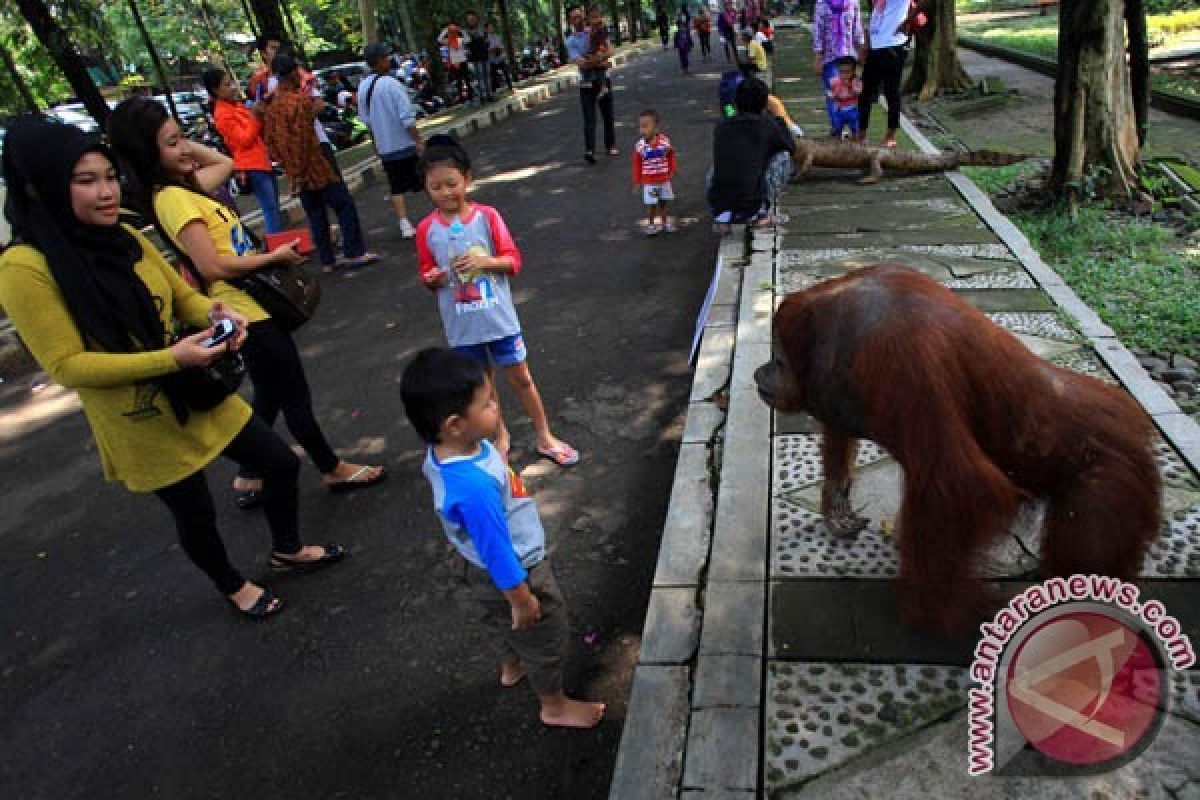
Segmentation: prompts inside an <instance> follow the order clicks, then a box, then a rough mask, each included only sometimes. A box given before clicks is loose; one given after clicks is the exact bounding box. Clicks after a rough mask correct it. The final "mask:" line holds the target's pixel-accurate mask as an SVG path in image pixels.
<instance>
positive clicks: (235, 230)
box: [229, 222, 254, 256]
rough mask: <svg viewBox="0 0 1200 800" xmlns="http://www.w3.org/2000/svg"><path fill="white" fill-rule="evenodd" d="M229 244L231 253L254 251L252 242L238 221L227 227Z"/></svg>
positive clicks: (241, 253) (240, 253) (239, 253)
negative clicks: (231, 249)
mask: <svg viewBox="0 0 1200 800" xmlns="http://www.w3.org/2000/svg"><path fill="white" fill-rule="evenodd" d="M229 244H230V245H231V246H232V247H233V254H234V255H237V256H244V255H246V253H253V252H254V242H253V241H252V240H251V239H250V235H249V234H248V233H246V229H245V228H243V227H242V223H240V222H239V223H237V224H235V225H233V226H232V227H230V228H229Z"/></svg>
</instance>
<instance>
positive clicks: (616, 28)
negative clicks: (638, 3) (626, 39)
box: [608, 0, 621, 47]
mask: <svg viewBox="0 0 1200 800" xmlns="http://www.w3.org/2000/svg"><path fill="white" fill-rule="evenodd" d="M608 14H609V16H610V17H611V18H612V26H613V40H612V45H613V47H616V46H617V45H619V44H620V43H621V5H620V3H619V2H618V0H608Z"/></svg>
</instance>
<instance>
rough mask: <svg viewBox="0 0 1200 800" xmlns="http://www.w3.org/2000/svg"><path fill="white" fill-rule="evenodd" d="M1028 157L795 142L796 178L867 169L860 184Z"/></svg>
mask: <svg viewBox="0 0 1200 800" xmlns="http://www.w3.org/2000/svg"><path fill="white" fill-rule="evenodd" d="M1027 158H1029V156H1024V155H1017V154H1014V153H997V152H996V151H994V150H974V151H968V152H965V153H963V152H958V151H956V150H947V151H945V152H942V153H938V154H936V155H931V154H928V153H918V152H915V151H911V150H895V149H893V148H888V147H871V146H869V145H865V144H862V143H860V142H849V141H844V140H843V141H831V140H825V141H818V140H814V139H801V138H797V139H796V157H795V163H796V177H797V178H798V177H800V176H802V175H804V174H805V173H806V172H808V170H809V169H810V168H811V167H834V168H843V169H853V168H855V167H858V168H861V169H865V170H867V174H866V176H865V177H863V178H862V179H861V180H860V181H859V182H860V183H878V182H879V179H880V178H882V177H883V171H884V170H894V171H897V172H908V173H923V172H944V171H946V170H950V169H957V168H958V167H968V166H969V167H1003V166H1007V165H1008V164H1016V163H1018V162H1021V161H1024V160H1025V159H1027Z"/></svg>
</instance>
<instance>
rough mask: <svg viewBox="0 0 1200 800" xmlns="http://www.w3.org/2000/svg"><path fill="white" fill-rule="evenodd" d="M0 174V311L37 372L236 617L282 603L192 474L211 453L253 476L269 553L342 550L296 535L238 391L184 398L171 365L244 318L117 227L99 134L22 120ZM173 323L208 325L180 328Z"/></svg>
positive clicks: (263, 441)
mask: <svg viewBox="0 0 1200 800" xmlns="http://www.w3.org/2000/svg"><path fill="white" fill-rule="evenodd" d="M3 171H4V180H5V183H6V186H7V192H8V199H7V204H6V206H5V212H6V214H7V216H8V221H9V224H10V225H11V226H12V230H13V236H14V244H13V246H12V247H9V248H8V249H7V250H5V251H4V254H3V255H2V256H0V305H3V307H4V309H5V310H6V311H7V312H8V316H9V318H10V319H11V320H12V322H13V324H14V325H15V326H16V328H17V331H18V333H20V335H21V338H22V340H23V341H24V342H25V344H26V345H27V346H28V347H29V350H30V352H31V353H32V354H33V356H34V358H36V359H37V361H38V363H39V364H40V365H41V366H42V368H43V369H44V370H46V372H48V373H49V374H50V376H51V378H53V379H54V380H55V381H56V382H58V383H59V384H61V385H62V386H64V387H66V388H69V389H74V390H76V391H77V392H78V394H79V399H80V402H81V403H82V404H83V410H84V413H85V414H86V416H87V419H88V423H89V425H90V426H91V428H92V432H93V434H94V436H95V438H96V445H97V449H98V450H99V452H100V460H101V463H102V464H103V467H104V473H105V476H106V477H107V478H109V479H110V480H119V481H121V482H123V483H124V484H125V485H126V486H127V487H128V488H129V489H131V490H133V491H138V492H154V493H155V494H157V495H158V496H159V498H160V499H162V501H163V502H164V503H165V504H166V505H167V507H168V508H169V509H170V511H171V514H172V516H173V517H174V519H175V523H176V527H177V529H178V532H179V539H180V544H181V545H182V547H183V550H184V552H186V553H187V555H188V556H189V557H190V558H191V560H192V561H193V563H195V564H196V566H197V567H199V568H200V569H201V570H202V571H203V572H204V573H205V574H206V575H208V577H209V578H210V579H211V580H212V582H213V583H214V584H215V585H216V586H217V588H218V590H220V591H221V592H222V593H223V594H224V595H226V596H227V597H228V598H229V599H230V601H231V602H232V603H233V604H234V605H235V606H236V607H237V608H238V609H239V610H240V611H241V612H243V613H244V614H248V615H250V616H253V617H265V616H268V615H270V614H273V613H274V612H276V611H278V610H279V609H280V608H281V607H282V601H281V600H280V599H279V598H277V597H275V596H274V595H273V594H272V593H271V592H270V591H269V590H268V589H265V588H263V587H261V586H258V585H256V584H253V583H251V582H249V581H247V580H246V579H245V578H243V577H242V575H241V574H240V573H239V572H238V571H237V570H236V569H235V568H234V567H233V566H232V565H231V564H230V563H229V558H228V556H227V554H226V552H225V547H224V545H223V544H222V542H221V537H220V534H219V533H218V531H217V527H216V514H215V512H214V510H213V504H212V496H211V495H210V494H209V491H208V484H207V482H206V481H205V478H204V468H205V467H206V466H207V465H208V464H209V463H210V462H211V461H213V460H214V459H215V458H216V457H217V456H219V455H225V456H227V457H229V458H231V459H233V460H234V461H237V462H239V463H245V464H248V465H251V466H252V467H254V468H255V469H258V470H259V471H260V472H261V473H262V475H263V477H264V495H265V496H266V497H265V505H266V507H267V521H268V523H269V525H270V528H271V539H272V556H271V557H272V560H273V561H276V560H279V563H283V564H285V566H289V567H290V566H296V565H301V564H302V565H304V566H306V567H312V566H318V565H325V564H331V563H334V562H336V561H338V560H340V559H341V558H342V557H343V556H344V555H345V550H344V549H343V548H342V547H340V546H338V545H324V546H312V545H310V546H302V545H301V543H300V535H299V527H298V521H297V511H296V476H297V473H298V470H299V462H298V459H297V458H296V456H295V454H294V453H292V452H291V449H290V448H289V447H288V446H287V445H286V444H285V443H284V442H283V441H282V440H280V439H279V437H278V436H276V435H275V434H274V433H273V432H272V431H271V430H270V428H268V427H267V426H266V425H265V424H264V423H263V422H262V421H261V420H258V419H256V418H255V417H253V416H252V414H251V412H250V408H249V407H248V406H247V405H246V404H245V403H244V402H243V401H242V400H241V398H239V397H238V396H237V395H236V394H234V395H230V396H229V397H227V398H225V400H223V401H222V402H221V403H220V404H219V405H217V406H216V407H215V408H209V409H207V410H200V409H197V408H193V407H191V406H190V404H189V394H188V392H187V390H186V387H185V386H184V385H183V384H182V382H181V381H180V380H179V376H180V374H181V372H180V371H181V369H184V368H188V367H199V366H205V365H207V364H209V363H211V362H212V361H213V360H215V359H216V358H217V356H219V355H221V352H222V349H221V348H219V347H218V348H210V347H207V346H205V344H204V339H206V338H207V337H208V336H209V335H210V334H211V333H212V328H211V327H210V323H211V322H213V321H216V320H219V319H227V320H230V321H232V322H234V323H235V325H236V326H237V329H238V332H237V335H236V336H235V337H234V339H233V341H232V345H231V346H232V347H234V348H237V347H240V346H241V344H242V343H243V342H244V341H245V339H246V330H245V329H246V319H245V317H244V316H243V315H241V314H240V313H238V312H237V311H236V310H234V309H232V308H230V307H229V306H228V305H227V304H226V303H224V302H220V301H216V302H214V301H212V300H209V299H208V298H206V297H204V296H203V295H201V294H199V293H198V292H196V291H194V290H192V289H191V288H189V287H188V286H187V284H186V283H184V282H183V281H182V280H181V279H180V277H179V275H177V274H176V273H175V271H174V270H172V269H171V267H170V265H168V264H167V263H166V262H165V261H164V260H163V258H162V257H161V256H160V255H159V254H158V253H157V252H156V251H155V250H154V248H153V246H152V245H150V243H149V242H148V241H146V239H145V238H143V237H142V236H141V235H140V234H138V233H137V232H136V231H135V230H133V229H132V228H129V227H126V226H124V225H122V224H121V223H120V221H119V213H120V200H121V195H120V185H119V183H118V181H117V175H116V170H115V169H114V167H113V162H112V158H111V156H110V155H109V153H108V150H107V149H106V148H105V147H104V146H103V145H102V144H101V143H100V140H99V139H98V138H97V137H95V136H88V135H86V134H84V133H83V132H81V131H80V130H79V129H77V128H75V127H73V126H71V125H56V124H51V123H46V122H43V121H40V120H34V119H31V118H24V119H20V120H18V121H17V122H16V123H15V124H13V125H12V126H11V127H10V128H9V131H8V135H7V137H6V139H5V143H4V161H3ZM180 323H183V324H188V325H192V326H195V327H201V328H206V329H207V330H204V331H202V332H201V333H197V334H193V335H191V336H184V337H182V338H176V336H175V330H176V327H177V326H178V325H179V324H180Z"/></svg>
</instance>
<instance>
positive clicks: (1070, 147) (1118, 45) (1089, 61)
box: [1052, 0, 1145, 201]
mask: <svg viewBox="0 0 1200 800" xmlns="http://www.w3.org/2000/svg"><path fill="white" fill-rule="evenodd" d="M1128 2H1129V3H1131V4H1136V5H1135V6H1134V7H1133V8H1132V9H1131V10H1132V11H1134V12H1136V14H1138V15H1139V16H1140V15H1141V14H1142V9H1141V2H1140V0H1128ZM1135 34H1136V31H1135ZM1125 37H1126V0H1062V2H1061V3H1060V6H1059V17H1058V74H1057V78H1056V81H1055V85H1054V167H1053V172H1052V184H1053V185H1054V186H1055V187H1056V188H1057V189H1058V190H1059V191H1061V192H1062V193H1063V194H1064V195H1065V196H1067V197H1068V198H1069V199H1070V200H1072V201H1078V200H1079V199H1081V198H1082V196H1083V186H1084V179H1085V176H1086V175H1087V173H1088V171H1089V170H1090V169H1094V168H1102V169H1103V170H1105V171H1106V173H1105V174H1106V176H1107V180H1106V181H1105V182H1106V183H1107V184H1108V187H1107V188H1108V189H1109V190H1110V191H1111V192H1114V193H1117V194H1124V195H1128V194H1131V193H1132V192H1133V191H1134V189H1135V188H1136V186H1137V164H1138V156H1139V153H1140V142H1139V137H1138V120H1137V114H1136V113H1135V102H1134V95H1135V90H1134V84H1133V81H1132V79H1131V77H1130V66H1129V64H1127V63H1126V58H1125V41H1126V38H1125ZM1131 44H1132V45H1133V47H1134V49H1135V51H1136V50H1137V49H1138V48H1139V44H1138V42H1136V41H1133V40H1132V39H1131ZM1144 44H1145V37H1144V34H1143V36H1142V43H1141V46H1142V47H1144ZM1143 58H1144V54H1143V55H1142V56H1135V58H1134V59H1133V62H1134V65H1135V67H1136V66H1137V65H1138V64H1139V63H1141V62H1142V59H1143ZM1139 91H1140V92H1144V91H1145V89H1144V85H1143V87H1142V88H1140V89H1139ZM1141 102H1142V101H1139V103H1141Z"/></svg>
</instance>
